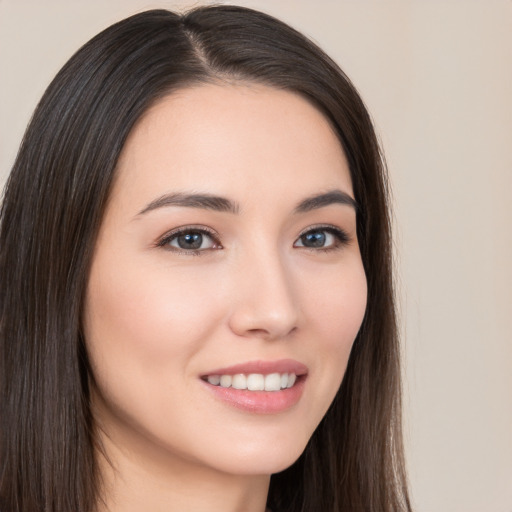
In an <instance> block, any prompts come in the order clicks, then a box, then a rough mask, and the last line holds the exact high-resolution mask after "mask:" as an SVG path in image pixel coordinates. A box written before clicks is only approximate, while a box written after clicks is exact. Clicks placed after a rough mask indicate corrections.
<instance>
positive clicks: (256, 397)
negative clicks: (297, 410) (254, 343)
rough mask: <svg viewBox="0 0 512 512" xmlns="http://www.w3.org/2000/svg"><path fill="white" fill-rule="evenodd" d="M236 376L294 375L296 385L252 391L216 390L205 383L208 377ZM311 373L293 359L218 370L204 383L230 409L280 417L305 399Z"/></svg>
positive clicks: (250, 363)
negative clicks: (306, 384) (304, 392)
mask: <svg viewBox="0 0 512 512" xmlns="http://www.w3.org/2000/svg"><path fill="white" fill-rule="evenodd" d="M237 373H244V374H246V375H248V374H250V373H262V374H264V375H268V374H270V373H295V375H297V381H296V382H295V384H294V385H293V386H292V387H291V388H287V389H282V390H281V391H249V390H246V389H234V388H223V387H221V386H213V385H212V384H209V383H208V381H207V380H206V376H207V375H235V374H237ZM307 373H308V369H307V367H306V366H305V365H303V364H302V363H299V362H298V361H294V360H293V359H281V360H279V361H251V362H247V363H242V364H237V365H233V366H228V367H226V368H216V369H215V370H212V371H211V372H208V373H207V374H205V375H203V377H202V381H203V383H204V385H205V386H206V387H207V389H208V391H209V392H211V393H212V394H213V395H214V396H215V397H216V398H218V399H220V400H222V401H223V402H225V403H227V404H228V405H230V406H232V407H235V408H236V409H240V410H243V411H246V412H251V413H258V414H277V413H280V412H284V411H286V410H287V409H290V408H291V407H293V406H294V405H295V404H296V403H297V402H298V401H299V400H300V397H301V396H302V393H303V391H304V386H305V383H306V379H307Z"/></svg>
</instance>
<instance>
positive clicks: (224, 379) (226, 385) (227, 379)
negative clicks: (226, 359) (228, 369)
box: [220, 375, 233, 388]
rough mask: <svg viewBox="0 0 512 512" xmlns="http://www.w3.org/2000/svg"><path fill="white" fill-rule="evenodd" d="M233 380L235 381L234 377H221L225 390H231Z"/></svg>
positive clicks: (221, 383)
mask: <svg viewBox="0 0 512 512" xmlns="http://www.w3.org/2000/svg"><path fill="white" fill-rule="evenodd" d="M232 380H233V377H231V375H221V376H220V385H221V386H222V387H223V388H229V387H230V386H231V382H232Z"/></svg>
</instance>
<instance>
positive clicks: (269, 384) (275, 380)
mask: <svg viewBox="0 0 512 512" xmlns="http://www.w3.org/2000/svg"><path fill="white" fill-rule="evenodd" d="M280 389H281V375H279V373H271V374H270V375H267V376H266V377H265V391H279V390H280Z"/></svg>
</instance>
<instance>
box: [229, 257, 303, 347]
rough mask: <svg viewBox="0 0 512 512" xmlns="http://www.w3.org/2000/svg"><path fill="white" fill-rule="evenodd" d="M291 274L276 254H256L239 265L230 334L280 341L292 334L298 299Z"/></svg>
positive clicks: (230, 320) (297, 309) (234, 287)
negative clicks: (231, 332)
mask: <svg viewBox="0 0 512 512" xmlns="http://www.w3.org/2000/svg"><path fill="white" fill-rule="evenodd" d="M292 274H293V273H292V271H291V270H290V268H289V266H288V265H286V264H285V262H283V261H282V258H280V257H279V255H278V254H277V253H276V252H274V253H270V252H267V253H266V254H265V255H262V254H261V252H259V255H252V257H251V258H249V259H248V260H246V261H244V262H243V263H241V264H240V265H238V269H237V277H236V278H235V283H234V286H233V289H234V293H233V308H232V310H231V315H230V318H229V325H230V328H231V330H232V331H233V332H234V333H235V334H237V335H238V336H243V337H250V338H260V339H265V340H277V339H283V338H286V337H287V336H289V335H290V334H291V333H292V332H294V331H295V330H296V329H297V327H298V319H299V308H298V299H299V297H298V294H297V290H296V288H295V287H296V283H295V282H294V279H293V277H292Z"/></svg>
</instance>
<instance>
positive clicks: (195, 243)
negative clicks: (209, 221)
mask: <svg viewBox="0 0 512 512" xmlns="http://www.w3.org/2000/svg"><path fill="white" fill-rule="evenodd" d="M177 242H178V245H179V247H180V248H181V249H199V248H200V247H201V245H203V235H202V234H201V233H186V234H184V235H180V236H179V237H178V238H177Z"/></svg>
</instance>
